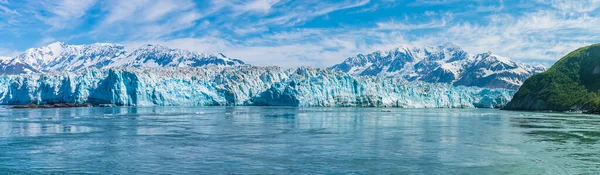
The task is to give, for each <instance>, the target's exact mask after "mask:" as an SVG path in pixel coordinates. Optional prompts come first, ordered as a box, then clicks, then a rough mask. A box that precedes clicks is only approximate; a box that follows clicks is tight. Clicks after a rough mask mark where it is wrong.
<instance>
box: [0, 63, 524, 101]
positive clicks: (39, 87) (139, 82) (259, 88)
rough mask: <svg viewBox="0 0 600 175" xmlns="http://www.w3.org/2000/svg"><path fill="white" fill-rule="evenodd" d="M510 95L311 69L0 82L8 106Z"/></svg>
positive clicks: (65, 75)
mask: <svg viewBox="0 0 600 175" xmlns="http://www.w3.org/2000/svg"><path fill="white" fill-rule="evenodd" d="M513 94H514V90H509V89H488V88H479V87H465V86H453V85H451V84H446V83H427V82H419V81H407V80H404V79H402V78H390V77H373V76H353V75H351V74H348V73H344V72H340V71H335V70H328V69H320V68H310V67H299V68H289V69H284V68H280V67H256V66H249V65H241V66H232V67H223V66H204V67H179V68H172V67H166V68H127V67H121V68H110V69H95V68H90V69H83V70H79V71H69V72H47V73H31V74H22V75H4V76H0V104H4V105H17V104H55V103H92V104H114V105H119V106H251V105H261V106H299V107H400V108H473V107H478V108H493V107H496V106H499V105H503V104H506V103H507V102H508V101H509V100H510V99H511V97H512V95H513Z"/></svg>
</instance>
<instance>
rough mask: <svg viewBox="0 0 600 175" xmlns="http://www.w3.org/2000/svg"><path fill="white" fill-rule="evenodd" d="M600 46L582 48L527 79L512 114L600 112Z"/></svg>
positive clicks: (515, 98)
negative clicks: (523, 111)
mask: <svg viewBox="0 0 600 175" xmlns="http://www.w3.org/2000/svg"><path fill="white" fill-rule="evenodd" d="M599 92H600V44H594V45H591V46H587V47H583V48H579V49H577V50H575V51H573V52H571V53H569V54H568V55H566V56H564V57H563V58H561V59H560V60H558V61H557V62H556V63H555V64H554V65H553V66H552V67H551V68H550V69H548V71H546V72H544V73H540V74H537V75H534V76H532V77H531V78H529V79H527V81H525V83H524V84H523V86H521V88H520V89H519V91H517V93H516V94H515V95H514V97H513V99H512V100H511V101H510V102H509V103H508V104H507V105H506V106H505V108H504V109H509V110H552V111H571V110H582V111H584V112H587V113H599V112H600V94H599Z"/></svg>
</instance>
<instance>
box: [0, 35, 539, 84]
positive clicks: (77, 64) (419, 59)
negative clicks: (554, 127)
mask: <svg viewBox="0 0 600 175" xmlns="http://www.w3.org/2000/svg"><path fill="white" fill-rule="evenodd" d="M206 65H215V66H240V65H246V64H245V63H244V62H243V61H240V60H237V59H233V58H228V57H226V56H225V55H223V54H221V53H219V54H201V53H196V52H191V51H187V50H182V49H174V48H169V47H165V46H162V45H145V46H142V47H139V48H136V49H133V50H132V51H128V50H127V49H126V48H125V47H124V46H123V45H120V44H112V43H96V44H89V45H68V44H65V43H62V42H55V43H52V44H49V45H47V46H44V47H40V48H31V49H28V50H26V51H25V52H23V53H21V54H19V55H17V56H16V57H0V75H8V74H28V73H44V72H61V71H66V72H72V71H78V70H82V69H88V68H96V69H107V68H116V67H134V68H139V67H150V68H154V67H200V66H206ZM328 69H331V70H337V71H341V72H345V73H349V74H351V75H355V76H379V77H398V78H404V79H406V80H409V81H424V82H441V83H449V84H453V85H464V86H477V87H486V88H507V89H518V88H519V87H520V86H521V84H522V83H523V82H524V81H525V79H527V78H529V77H530V76H531V75H533V74H537V73H539V72H543V71H545V70H546V68H545V67H543V66H530V65H526V64H519V63H515V62H513V61H511V60H510V59H508V58H506V57H502V56H499V55H495V54H493V53H491V52H488V53H481V54H476V55H472V54H469V53H467V52H466V51H464V50H462V49H461V48H460V47H458V46H456V45H453V44H443V45H440V46H435V47H415V48H409V47H408V46H401V47H398V48H396V49H393V50H389V51H377V52H373V53H370V54H366V55H365V54H359V55H357V56H355V57H350V58H347V59H346V60H345V61H343V62H342V63H340V64H337V65H334V66H332V67H330V68H328Z"/></svg>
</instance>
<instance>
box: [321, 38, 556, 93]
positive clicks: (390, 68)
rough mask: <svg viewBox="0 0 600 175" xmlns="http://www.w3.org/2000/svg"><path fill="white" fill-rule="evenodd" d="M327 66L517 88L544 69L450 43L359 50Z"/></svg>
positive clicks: (359, 72) (357, 72) (355, 72)
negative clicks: (388, 49)
mask: <svg viewBox="0 0 600 175" xmlns="http://www.w3.org/2000/svg"><path fill="white" fill-rule="evenodd" d="M330 69H333V70H339V71H343V72H347V73H350V74H353V75H362V76H365V75H367V76H382V77H402V78H405V79H407V80H409V81H414V80H419V81H425V82H442V83H451V84H455V85H464V86H477V87H487V88H509V89H518V88H519V87H520V86H521V85H522V84H523V82H524V81H525V80H526V79H527V78H529V77H530V76H531V75H533V74H536V73H539V72H543V71H545V70H546V68H545V67H543V66H530V65H525V64H519V63H515V62H513V61H511V60H510V59H509V58H506V57H502V56H499V55H495V54H492V53H491V52H488V53H482V54H477V55H471V54H469V53H467V52H466V51H464V50H462V49H461V48H460V47H458V46H456V45H454V44H451V43H448V44H444V45H440V46H435V47H415V48H409V47H408V46H402V47H399V48H396V49H393V50H390V51H385V52H384V51H377V52H373V53H371V54H366V55H364V54H359V55H357V56H355V57H350V58H347V59H346V60H345V61H344V62H342V63H340V64H337V65H334V66H332V67H330Z"/></svg>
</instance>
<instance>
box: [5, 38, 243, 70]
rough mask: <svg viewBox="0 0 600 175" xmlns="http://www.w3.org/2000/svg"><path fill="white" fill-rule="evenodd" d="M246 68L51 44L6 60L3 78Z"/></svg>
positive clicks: (227, 61) (165, 54) (175, 52)
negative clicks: (60, 73)
mask: <svg viewBox="0 0 600 175" xmlns="http://www.w3.org/2000/svg"><path fill="white" fill-rule="evenodd" d="M242 64H245V63H244V62H243V61H241V60H238V59H232V58H228V57H226V56H225V55H223V54H221V53H219V54H202V53H197V52H191V51H187V50H183V49H174V48H169V47H165V46H162V45H151V44H148V45H145V46H141V47H138V48H135V49H133V50H132V51H130V52H128V51H127V49H126V48H125V46H123V45H121V44H115V43H94V44H87V45H68V44H65V43H63V42H55V43H51V44H49V45H47V46H43V47H39V48H30V49H27V50H26V51H24V52H23V53H21V54H19V55H17V56H15V57H12V59H6V58H3V59H2V60H1V62H0V70H2V72H0V74H25V73H36V72H51V71H76V70H81V69H85V68H111V67H195V66H204V65H220V66H235V65H242Z"/></svg>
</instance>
